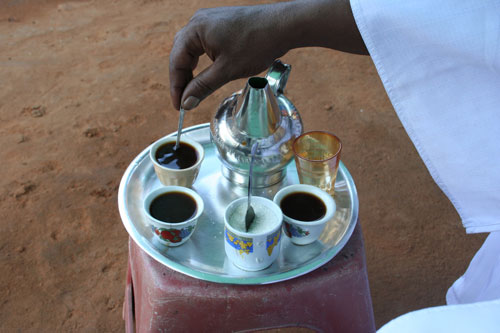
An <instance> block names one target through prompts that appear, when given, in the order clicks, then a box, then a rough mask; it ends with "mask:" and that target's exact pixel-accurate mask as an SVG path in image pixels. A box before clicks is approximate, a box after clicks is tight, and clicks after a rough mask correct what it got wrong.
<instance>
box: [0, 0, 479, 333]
mask: <svg viewBox="0 0 500 333" xmlns="http://www.w3.org/2000/svg"><path fill="white" fill-rule="evenodd" d="M236 4H244V2H242V1H228V0H224V1H218V2H217V3H216V4H215V3H214V2H213V1H208V0H191V1H185V0H182V1H181V0H169V1H167V0H120V1H117V0H101V1H97V0H93V1H92V0H91V1H75V2H64V1H55V0H45V1H42V0H3V1H1V2H0V147H1V148H0V160H1V161H2V173H1V174H2V177H1V178H0V216H1V217H0V221H1V223H0V230H1V233H0V269H1V271H2V273H1V274H0V331H1V332H11V331H28V332H29V331H32V332H35V331H36V332H39V331H44V332H51V331H100V332H108V331H109V332H114V331H123V329H124V323H123V321H122V316H121V313H122V302H123V293H124V286H125V276H126V268H127V241H128V235H127V232H126V231H125V229H124V227H123V225H122V223H121V220H120V217H119V214H118V207H117V189H118V184H119V182H120V178H121V176H122V174H123V172H124V171H125V169H126V167H127V166H128V164H129V163H130V161H131V160H132V159H133V158H134V157H135V156H136V155H137V154H138V153H139V152H141V151H142V150H143V149H144V148H145V147H146V146H147V145H149V144H150V143H152V142H153V141H155V140H156V139H158V138H159V137H161V136H163V135H165V134H168V133H170V132H173V131H175V130H176V126H177V113H176V112H175V111H174V109H173V108H172V106H171V103H170V98H169V93H168V89H169V88H168V86H169V82H168V56H169V51H170V48H171V45H172V41H173V37H174V35H175V32H176V31H178V30H179V29H180V28H181V27H182V26H183V25H184V24H185V23H186V22H187V21H188V19H189V18H190V16H191V15H192V14H193V13H194V12H195V11H196V9H198V8H202V7H209V6H215V5H236ZM283 61H284V62H286V63H289V64H291V65H292V66H293V69H292V73H291V76H290V79H289V81H288V85H287V89H286V95H287V96H288V97H289V98H290V99H291V100H292V101H293V102H294V104H295V105H296V106H297V108H298V110H299V111H300V112H301V114H302V117H303V120H304V124H305V128H306V130H312V129H323V130H329V131H333V132H334V133H336V134H337V135H338V136H339V137H340V138H342V140H343V143H344V150H343V156H342V157H343V161H344V163H345V164H346V166H347V168H348V169H349V171H350V172H351V174H352V176H353V178H354V180H355V182H356V185H357V189H358V194H359V200H360V222H361V224H362V228H363V232H364V237H365V246H366V255H367V264H368V271H369V280H370V287H371V292H372V299H373V305H374V312H375V318H376V322H377V327H379V326H381V325H383V324H384V323H386V322H387V321H388V320H390V319H391V318H394V317H396V316H398V315H400V314H403V313H405V312H408V311H411V310H415V309H419V308H422V307H428V306H434V305H441V304H444V302H445V293H446V290H447V288H448V287H449V286H450V284H451V283H452V282H453V281H454V280H455V279H456V278H458V277H459V276H460V275H461V274H462V273H463V272H464V270H465V269H466V267H467V265H468V262H469V261H470V259H471V258H472V256H473V254H474V253H475V251H476V250H477V249H478V248H479V246H480V244H481V243H482V240H483V239H484V235H466V234H465V231H464V229H463V227H462V225H461V222H460V219H459V217H458V215H457V214H456V212H455V210H454V208H453V207H452V205H451V204H450V202H449V201H448V200H447V199H446V197H445V196H444V195H443V193H442V192H441V191H440V190H439V188H438V187H437V186H436V185H435V184H434V182H433V180H432V179H431V177H430V175H429V174H428V172H427V170H426V168H425V166H424V164H423V163H422V161H421V160H420V158H419V156H418V154H417V152H416V150H415V149H414V147H413V145H412V143H411V142H410V140H409V138H408V136H407V135H406V132H405V131H404V129H403V127H402V126H401V123H400V122H399V120H398V118H397V116H396V114H395V112H394V110H393V108H392V106H391V104H390V101H389V100H388V98H387V95H386V93H385V91H384V89H383V86H382V84H381V82H380V80H379V78H378V76H377V73H376V70H375V68H374V66H373V64H372V62H371V60H370V58H369V57H363V56H354V55H348V54H343V53H339V52H334V51H331V50H325V49H317V48H310V49H300V50H294V51H292V52H290V53H289V54H287V55H286V56H285V57H284V58H283ZM206 64H208V61H207V59H206V58H204V59H202V61H201V65H202V66H203V65H206ZM243 84H244V81H243V80H239V81H236V82H233V83H230V84H228V85H226V86H225V87H223V88H222V89H220V90H219V91H217V92H216V93H215V94H214V95H213V96H211V97H210V98H208V99H207V100H206V101H205V102H203V104H202V105H201V106H200V107H199V108H198V110H197V111H196V112H192V113H189V114H187V115H186V120H185V122H186V126H191V125H195V124H199V123H205V122H209V121H210V119H211V117H212V115H213V113H214V111H215V110H216V108H217V106H218V104H219V103H220V102H221V101H222V99H223V98H224V97H226V96H228V95H229V94H230V93H232V92H233V91H236V90H238V89H240V88H241V87H243Z"/></svg>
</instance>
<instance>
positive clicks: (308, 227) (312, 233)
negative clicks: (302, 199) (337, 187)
mask: <svg viewBox="0 0 500 333" xmlns="http://www.w3.org/2000/svg"><path fill="white" fill-rule="evenodd" d="M292 193H306V194H312V195H313V196H315V197H317V198H318V199H320V200H321V201H322V202H323V203H324V205H325V208H326V210H325V214H324V215H323V216H322V217H320V218H319V219H317V220H314V221H299V220H296V219H293V218H291V217H289V216H286V214H283V231H284V232H285V234H286V235H287V236H288V237H289V238H290V240H291V241H292V243H294V244H296V245H306V244H310V243H312V242H314V241H316V240H317V239H318V238H319V236H320V235H321V233H322V232H323V229H324V228H325V226H326V223H327V222H328V221H330V220H331V219H332V218H333V215H334V214H335V210H336V207H337V206H336V205H335V200H333V198H332V197H331V195H330V194H328V193H327V192H325V191H323V190H322V189H320V188H318V187H316V186H313V185H305V184H296V185H290V186H287V187H285V188H283V189H281V190H280V191H278V193H276V195H275V196H274V202H275V203H276V204H277V205H278V206H279V207H281V202H282V200H283V199H284V198H285V197H286V196H287V195H289V194H292ZM298 205H299V207H301V206H302V205H300V203H299V204H298ZM304 208H305V207H304Z"/></svg>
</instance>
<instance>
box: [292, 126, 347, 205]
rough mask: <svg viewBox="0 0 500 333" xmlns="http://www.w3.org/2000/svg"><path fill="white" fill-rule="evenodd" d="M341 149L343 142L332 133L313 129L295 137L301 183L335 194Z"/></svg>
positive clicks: (295, 152)
mask: <svg viewBox="0 0 500 333" xmlns="http://www.w3.org/2000/svg"><path fill="white" fill-rule="evenodd" d="M341 151H342V142H341V141H340V139H339V138H338V137H337V136H336V135H334V134H332V133H328V132H323V131H312V132H307V133H304V134H302V135H301V136H299V137H298V138H297V139H295V141H294V142H293V152H294V154H295V165H296V166H297V173H298V175H299V181H300V183H301V184H308V185H314V186H316V187H319V188H320V189H322V190H323V191H326V192H328V193H329V194H330V195H334V193H335V179H336V178H337V171H338V168H339V162H340V152H341Z"/></svg>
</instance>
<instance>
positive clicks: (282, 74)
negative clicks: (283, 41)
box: [266, 59, 292, 96]
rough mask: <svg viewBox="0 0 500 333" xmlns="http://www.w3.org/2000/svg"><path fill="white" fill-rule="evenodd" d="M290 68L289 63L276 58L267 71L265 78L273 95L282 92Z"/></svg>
mask: <svg viewBox="0 0 500 333" xmlns="http://www.w3.org/2000/svg"><path fill="white" fill-rule="evenodd" d="M291 70H292V66H291V65H287V64H284V63H282V62H281V61H280V60H279V59H276V60H275V61H274V63H273V64H272V66H271V67H270V68H269V70H268V71H267V74H266V79H267V81H268V83H269V86H270V87H271V90H272V91H273V94H274V95H275V96H278V95H280V94H283V91H284V90H285V86H286V82H287V81H288V75H289V74H290V71H291Z"/></svg>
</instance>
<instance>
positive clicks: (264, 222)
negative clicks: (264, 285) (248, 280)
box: [224, 197, 283, 271]
mask: <svg viewBox="0 0 500 333" xmlns="http://www.w3.org/2000/svg"><path fill="white" fill-rule="evenodd" d="M252 207H253V209H254V211H255V218H254V220H253V222H252V224H251V225H250V228H249V230H248V231H246V230H245V213H246V210H247V198H239V199H236V200H234V201H233V202H231V203H230V204H229V206H228V207H227V209H226V212H225V214H224V249H225V251H226V255H227V257H228V259H229V261H231V262H232V263H233V264H234V265H235V266H237V267H238V268H241V269H243V270H246V271H259V270H262V269H265V268H267V267H269V266H270V265H271V264H272V263H273V262H274V261H275V260H276V258H277V257H278V255H279V252H280V244H281V223H282V221H283V215H282V214H281V210H280V209H279V207H278V206H277V205H276V204H275V203H274V202H272V201H271V200H269V199H266V198H263V197H252Z"/></svg>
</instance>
